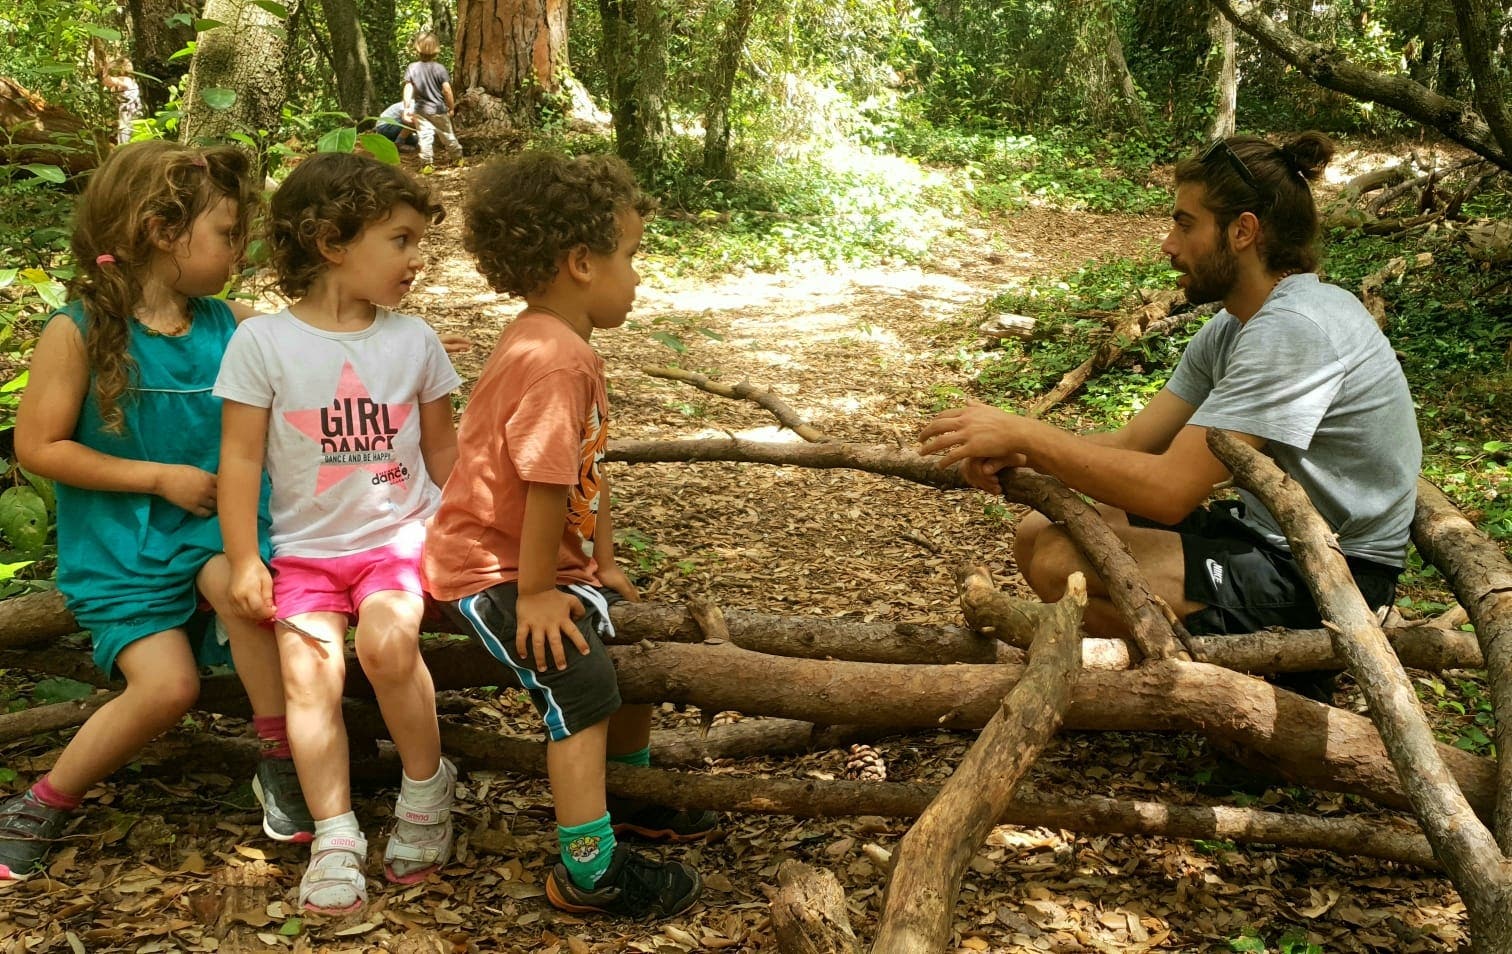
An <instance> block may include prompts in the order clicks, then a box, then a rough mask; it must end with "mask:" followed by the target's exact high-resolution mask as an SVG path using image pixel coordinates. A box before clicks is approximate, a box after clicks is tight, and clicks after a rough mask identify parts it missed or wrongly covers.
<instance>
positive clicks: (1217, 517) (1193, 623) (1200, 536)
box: [1129, 500, 1401, 635]
mask: <svg viewBox="0 0 1512 954" xmlns="http://www.w3.org/2000/svg"><path fill="white" fill-rule="evenodd" d="M1243 513H1244V504H1243V503H1242V502H1240V501H1238V500H1219V501H1215V502H1213V503H1212V504H1209V505H1208V506H1206V507H1199V508H1198V509H1196V510H1194V511H1192V512H1191V513H1190V514H1188V515H1187V517H1186V519H1184V520H1182V521H1181V522H1180V523H1178V524H1175V525H1167V524H1161V523H1156V522H1155V521H1153V520H1146V519H1144V518H1143V517H1138V516H1135V515H1134V514H1129V523H1130V524H1131V525H1132V526H1136V527H1153V528H1155V529H1157V530H1170V531H1172V532H1174V533H1179V534H1181V553H1182V562H1183V563H1184V565H1185V570H1186V598H1187V599H1189V600H1191V601H1192V602H1194V603H1203V604H1205V605H1206V607H1207V608H1206V609H1202V610H1199V611H1197V612H1196V613H1193V614H1191V615H1190V616H1188V617H1187V618H1186V619H1185V620H1183V622H1184V623H1185V624H1186V628H1187V631H1188V632H1190V633H1192V634H1193V635H1204V634H1221V633H1253V632H1257V631H1259V630H1262V629H1265V628H1267V627H1271V626H1282V627H1285V628H1287V629H1314V628H1316V627H1318V626H1321V625H1322V624H1323V619H1322V617H1321V616H1320V615H1319V613H1318V606H1317V604H1316V603H1314V602H1313V598H1312V593H1311V592H1310V591H1309V590H1308V588H1307V581H1306V580H1305V579H1304V578H1303V577H1302V572H1301V570H1299V569H1298V567H1297V562H1296V560H1295V559H1294V558H1293V556H1292V554H1291V552H1290V551H1288V550H1284V549H1282V548H1281V547H1278V546H1276V545H1274V544H1272V543H1271V542H1270V541H1268V540H1266V539H1265V537H1264V536H1262V535H1261V534H1260V533H1259V532H1258V531H1256V530H1255V529H1254V528H1252V527H1250V526H1249V525H1248V524H1245V523H1244V522H1243V521H1241V520H1240V519H1239V518H1240V517H1241V516H1242V515H1243ZM1345 560H1346V561H1347V562H1348V564H1349V571H1350V573H1351V574H1352V575H1353V576H1354V581H1355V585H1356V586H1358V587H1359V588H1360V595H1361V596H1363V597H1365V603H1366V605H1368V606H1369V607H1370V608H1371V609H1373V610H1376V611H1377V612H1379V611H1380V609H1381V607H1383V606H1390V605H1392V603H1393V602H1394V601H1395V599H1396V582H1397V576H1398V574H1400V573H1401V570H1400V569H1398V568H1397V567H1394V566H1386V565H1385V564H1382V563H1375V562H1372V561H1370V560H1362V559H1360V558H1359V557H1352V556H1346V557H1345Z"/></svg>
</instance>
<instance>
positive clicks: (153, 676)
mask: <svg viewBox="0 0 1512 954" xmlns="http://www.w3.org/2000/svg"><path fill="white" fill-rule="evenodd" d="M116 665H117V666H118V667H120V670H121V673H122V675H124V676H125V677H126V689H125V691H124V692H122V693H121V694H120V695H119V696H116V697H115V698H114V699H112V700H110V702H108V703H106V704H105V705H103V706H101V707H100V710H99V711H98V712H96V713H95V714H94V715H92V716H90V717H89V721H87V722H85V723H84V725H83V726H82V727H81V728H80V729H79V732H78V734H77V735H75V736H74V737H73V740H72V741H70V742H69V743H68V747H67V748H65V749H64V750H63V754H62V755H61V756H59V757H58V761H57V763H56V764H54V765H53V767H52V771H51V772H49V773H48V774H47V778H48V781H49V783H50V784H51V785H52V787H53V788H55V789H57V790H58V791H60V792H64V793H66V794H69V795H83V794H84V793H85V792H87V791H89V789H90V787H91V786H93V785H94V784H95V783H96V782H99V781H101V780H102V779H104V778H105V777H106V776H107V775H109V774H110V773H111V772H114V771H115V770H116V769H118V768H120V767H121V766H123V765H125V764H126V763H127V762H130V761H131V760H132V759H133V758H134V757H135V756H136V754H137V753H138V752H140V751H141V750H142V748H143V746H145V745H146V744H147V743H148V742H151V741H152V740H153V739H155V738H157V737H158V736H159V735H162V734H163V733H164V732H166V731H167V730H168V729H171V728H173V727H174V726H175V725H177V724H178V721H179V720H180V719H182V718H183V717H184V713H186V712H188V711H189V707H190V706H192V705H194V702H195V700H196V699H198V698H199V666H198V665H197V664H196V663H195V661H194V653H193V652H192V651H191V650H190V648H189V639H188V637H187V636H185V634H184V631H183V630H181V629H170V630H166V631H164V632H161V633H156V634H154V635H152V636H147V637H145V638H143V639H139V640H137V641H136V642H134V643H132V644H131V645H129V646H127V647H126V648H125V649H123V650H121V654H120V655H119V656H117V657H116Z"/></svg>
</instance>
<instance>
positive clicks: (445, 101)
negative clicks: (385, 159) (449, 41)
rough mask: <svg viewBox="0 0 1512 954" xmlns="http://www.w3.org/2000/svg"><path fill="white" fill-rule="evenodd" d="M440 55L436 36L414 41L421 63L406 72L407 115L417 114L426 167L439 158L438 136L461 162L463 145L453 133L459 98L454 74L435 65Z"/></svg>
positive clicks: (421, 157)
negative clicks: (454, 84) (453, 84)
mask: <svg viewBox="0 0 1512 954" xmlns="http://www.w3.org/2000/svg"><path fill="white" fill-rule="evenodd" d="M440 52H441V41H440V40H438V39H436V34H434V33H422V34H420V35H419V36H417V37H415V53H416V55H418V56H419V57H420V59H419V60H417V61H415V62H414V63H411V64H410V65H409V66H408V67H406V68H405V70H404V112H407V113H413V114H414V117H415V126H416V132H417V133H418V134H419V138H420V161H421V162H423V163H426V164H427V165H429V164H430V163H432V162H434V161H435V158H436V134H437V133H440V134H441V138H442V140H444V141H445V143H446V151H447V153H448V154H449V155H450V156H451V158H453V159H461V158H462V144H461V143H460V142H458V141H457V135H456V133H454V132H452V124H451V111H452V110H453V109H455V108H456V105H457V103H456V98H455V97H454V96H453V95H452V87H451V74H450V73H448V72H447V71H446V67H445V66H442V65H441V64H440V63H437V62H436V57H437V55H439V54H440Z"/></svg>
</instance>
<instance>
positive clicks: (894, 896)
mask: <svg viewBox="0 0 1512 954" xmlns="http://www.w3.org/2000/svg"><path fill="white" fill-rule="evenodd" d="M1086 608H1087V584H1086V581H1085V579H1084V578H1083V577H1082V575H1081V574H1080V573H1075V574H1072V576H1071V578H1070V579H1068V580H1067V581H1066V595H1065V596H1064V597H1062V598H1061V600H1060V602H1059V603H1057V604H1056V608H1055V612H1054V614H1053V615H1050V616H1048V617H1046V618H1045V620H1044V623H1043V625H1042V626H1041V628H1040V631H1039V633H1038V635H1036V636H1035V638H1034V642H1033V644H1032V645H1031V646H1030V647H1029V665H1028V666H1027V667H1025V669H1024V674H1023V676H1022V677H1021V678H1020V679H1019V681H1018V682H1017V683H1016V684H1015V685H1014V687H1013V689H1012V690H1011V691H1010V692H1009V693H1008V695H1007V696H1005V697H1004V698H1003V702H1002V705H1001V706H1000V707H999V709H998V711H997V714H996V715H994V716H993V717H992V721H990V722H988V723H987V726H986V728H984V729H983V730H982V734H981V736H979V737H978V738H977V740H976V742H975V743H974V744H973V745H972V746H971V748H970V749H969V750H968V751H967V753H966V756H965V758H963V759H962V760H961V764H960V765H958V766H957V767H956V770H955V771H954V772H953V773H951V776H950V779H949V781H947V782H946V783H945V785H944V786H943V787H942V788H941V789H940V794H939V795H937V796H936V797H935V800H934V801H933V802H931V803H930V805H929V808H927V809H925V811H924V814H923V815H921V816H919V820H918V822H916V823H915V824H914V826H913V828H911V829H909V832H908V834H907V835H905V836H903V841H902V843H901V844H899V845H898V850H897V852H896V853H895V854H894V855H893V870H892V877H891V878H890V879H889V880H888V884H887V895H886V897H885V898H884V900H883V908H882V917H881V922H880V924H879V925H878V927H877V937H876V940H875V942H874V943H873V945H872V950H873V951H874V952H878V954H909V952H912V951H938V950H943V949H944V948H945V944H946V942H947V941H948V940H949V938H950V924H951V920H952V915H953V914H954V912H955V905H956V896H957V895H958V894H959V893H960V890H961V877H962V876H963V875H964V874H965V873H966V866H967V865H968V864H970V862H971V858H972V856H973V855H975V854H976V852H977V849H978V848H979V847H980V846H981V844H982V842H983V840H984V839H986V837H987V833H988V832H989V831H991V830H992V827H993V825H995V824H996V823H997V820H998V819H999V818H1000V817H1001V816H1002V814H1003V812H1004V810H1006V809H1007V807H1008V802H1009V800H1010V799H1011V798H1012V797H1013V791H1014V789H1015V788H1017V787H1018V783H1019V780H1020V779H1022V778H1023V777H1024V774H1025V773H1026V772H1028V771H1029V768H1030V766H1032V765H1033V764H1034V761H1035V760H1036V759H1037V758H1039V754H1040V752H1041V751H1043V750H1044V748H1045V746H1046V745H1048V744H1049V742H1050V740H1051V739H1052V738H1053V737H1054V736H1055V733H1056V731H1057V730H1058V729H1059V728H1060V725H1061V722H1062V720H1064V719H1065V715H1066V709H1067V708H1068V707H1069V706H1070V705H1071V687H1072V686H1073V685H1075V684H1076V674H1077V671H1078V670H1079V669H1080V662H1081V652H1080V649H1079V645H1078V643H1079V639H1078V635H1077V633H1078V630H1079V629H1080V628H1081V619H1082V612H1083V611H1084V610H1085V609H1086Z"/></svg>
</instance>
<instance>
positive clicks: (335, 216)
mask: <svg viewBox="0 0 1512 954" xmlns="http://www.w3.org/2000/svg"><path fill="white" fill-rule="evenodd" d="M400 203H403V204H405V205H409V206H411V207H413V208H414V210H415V211H416V212H419V213H420V215H421V216H423V217H424V218H425V220H426V221H427V222H430V223H435V222H440V221H441V220H442V219H444V218H445V217H446V211H445V210H444V209H443V208H442V207H441V203H440V202H438V201H437V200H436V199H435V197H434V196H433V195H432V194H431V191H430V189H428V188H426V187H425V186H424V185H421V184H420V183H419V182H416V181H415V180H414V179H412V178H410V176H409V175H408V174H407V173H405V172H404V170H402V169H400V168H398V167H396V166H390V165H387V164H386V163H383V162H379V161H378V160H377V159H374V158H373V157H372V156H363V155H358V154H356V153H349V152H321V153H316V154H315V155H313V156H310V157H309V158H307V159H305V160H304V161H303V162H301V163H300V164H299V165H297V166H295V167H294V171H293V172H291V173H289V177H288V178H287V179H285V180H284V182H283V185H281V186H279V187H278V191H277V192H275V193H273V201H272V202H271V203H270V204H269V208H268V252H269V260H270V263H271V264H272V266H273V271H274V273H275V274H276V275H277V276H278V281H277V284H278V288H279V290H280V291H282V292H283V293H284V294H285V295H287V296H289V297H290V298H299V297H301V296H303V295H304V294H306V293H307V292H308V291H309V290H310V286H311V285H312V284H314V282H315V279H317V278H319V277H320V274H321V273H322V272H324V271H325V270H326V269H327V268H329V267H330V263H329V262H328V261H327V260H326V257H325V253H324V252H322V251H321V246H322V245H324V246H325V247H326V248H333V247H340V246H343V245H346V244H348V243H350V242H352V241H354V240H355V239H356V238H357V236H358V235H360V234H361V233H362V230H363V229H365V228H367V227H368V226H369V225H372V224H373V223H374V222H381V221H383V220H384V219H386V218H388V217H389V215H390V214H391V213H392V212H393V211H394V207H395V206H397V205H399V204H400Z"/></svg>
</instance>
